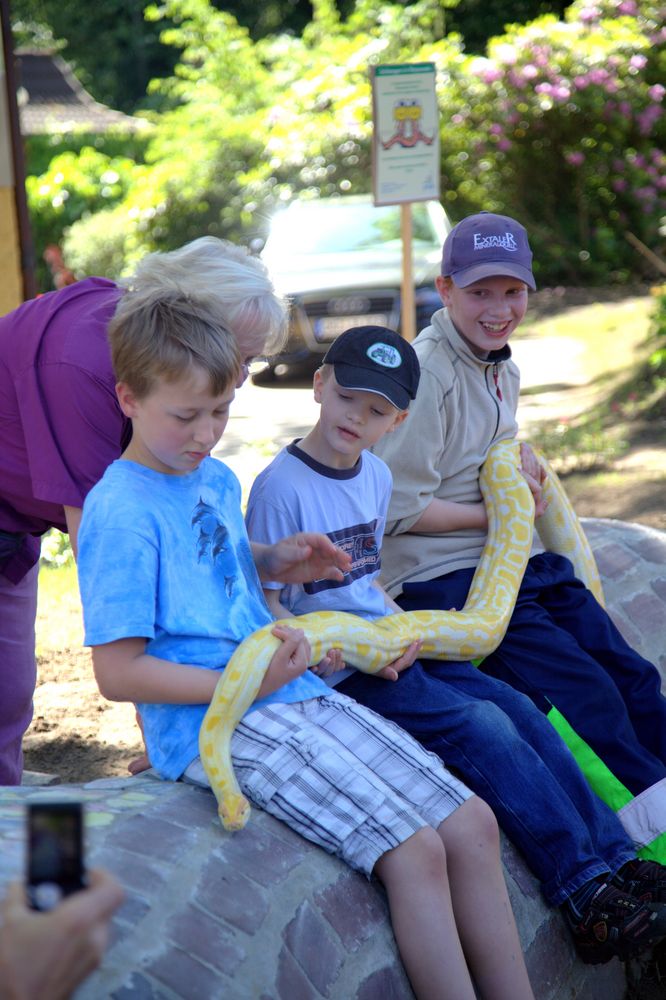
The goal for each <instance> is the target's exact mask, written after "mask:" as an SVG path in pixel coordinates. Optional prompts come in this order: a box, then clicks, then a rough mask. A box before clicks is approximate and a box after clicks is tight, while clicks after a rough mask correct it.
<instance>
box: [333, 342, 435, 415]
mask: <svg viewBox="0 0 666 1000" xmlns="http://www.w3.org/2000/svg"><path fill="white" fill-rule="evenodd" d="M323 364H325V365H333V368H334V370H335V378H336V381H337V382H338V385H341V386H342V387H343V388H345V389H363V390H365V391H366V392H376V393H378V394H379V395H380V396H383V397H384V398H385V399H388V401H389V403H392V404H393V406H397V408H398V409H399V410H406V409H407V407H408V406H409V402H410V400H412V399H414V398H415V396H416V390H417V389H418V386H419V377H420V374H421V369H420V368H419V359H418V358H417V356H416V352H415V350H414V348H413V347H412V345H411V344H410V343H409V341H407V340H405V338H404V337H401V336H400V334H398V333H395V331H394V330H389V329H388V327H385V326H353V327H350V329H349V330H345V332H344V333H341V334H340V336H339V337H338V338H337V340H335V341H334V342H333V344H332V345H331V346H330V347H329V349H328V351H327V353H326V355H325V357H324V360H323Z"/></svg>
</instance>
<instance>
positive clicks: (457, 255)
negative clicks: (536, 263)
mask: <svg viewBox="0 0 666 1000" xmlns="http://www.w3.org/2000/svg"><path fill="white" fill-rule="evenodd" d="M442 274H443V275H445V276H446V277H449V278H451V280H452V281H453V283H454V285H457V286H458V288H466V287H467V285H471V284H472V283H473V282H474V281H479V279H480V278H492V277H494V276H496V275H508V276H509V277H511V278H518V279H519V280H520V281H524V282H525V284H526V285H529V287H530V288H532V289H535V288H536V283H535V281H534V275H533V274H532V251H531V250H530V244H529V242H528V239H527V230H526V229H525V227H524V226H521V224H520V223H519V222H516V220H515V219H512V218H510V217H509V216H508V215H494V214H493V213H492V212H479V213H478V214H477V215H468V216H467V218H466V219H463V220H462V222H459V223H458V225H457V226H454V227H453V229H452V230H451V232H450V233H449V235H448V236H447V237H446V240H445V241H444V252H443V254H442Z"/></svg>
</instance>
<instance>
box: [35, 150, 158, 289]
mask: <svg viewBox="0 0 666 1000" xmlns="http://www.w3.org/2000/svg"><path fill="white" fill-rule="evenodd" d="M44 148H47V146H46V143H45V144H43V146H42V149H44ZM36 151H37V150H35V152H36ZM42 155H43V154H42ZM138 169H139V168H138V167H137V165H136V163H135V161H134V160H133V159H132V158H131V157H129V156H121V155H118V154H115V155H108V154H107V153H103V152H101V151H100V150H98V149H96V148H94V147H93V146H85V145H84V146H82V147H81V148H79V149H78V150H76V149H66V148H65V150H64V151H62V152H58V153H57V155H55V156H54V157H52V158H51V159H50V161H49V164H48V168H47V169H46V170H45V171H44V172H43V173H40V174H38V175H29V176H28V177H27V178H26V193H27V198H28V208H29V212H30V220H31V229H32V238H33V244H34V249H35V255H36V262H35V263H36V265H37V273H38V284H39V287H40V289H41V290H42V291H46V290H48V289H49V288H51V287H52V282H51V275H50V273H49V272H48V269H47V267H46V264H45V263H44V260H43V253H44V250H45V248H46V247H47V246H49V245H50V244H55V245H58V246H59V245H60V244H61V243H62V241H63V234H64V233H65V232H66V230H67V228H68V227H69V226H70V225H71V224H72V223H74V222H76V221H78V220H81V219H83V220H86V219H87V217H88V216H93V215H95V214H96V213H99V212H104V210H106V209H107V208H108V207H109V206H111V205H115V204H118V203H119V202H121V201H122V200H123V199H124V198H125V197H126V196H127V194H128V192H129V191H130V188H131V186H132V184H133V181H134V178H135V176H136V172H137V170H138ZM66 263H67V265H68V266H70V267H71V263H70V262H69V261H68V260H66Z"/></svg>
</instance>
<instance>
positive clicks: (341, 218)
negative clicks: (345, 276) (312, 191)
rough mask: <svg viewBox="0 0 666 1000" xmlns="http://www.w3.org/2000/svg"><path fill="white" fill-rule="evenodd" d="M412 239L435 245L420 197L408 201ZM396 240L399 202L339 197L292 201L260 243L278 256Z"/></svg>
mask: <svg viewBox="0 0 666 1000" xmlns="http://www.w3.org/2000/svg"><path fill="white" fill-rule="evenodd" d="M412 240H413V243H414V244H415V245H416V244H421V245H425V246H433V245H434V246H436V247H439V246H440V245H441V238H440V236H439V234H438V233H437V231H436V229H435V227H434V225H433V222H432V220H431V218H430V215H429V214H428V209H427V206H426V205H425V204H424V203H423V202H417V203H415V204H413V205H412ZM399 245H400V206H399V205H384V206H381V207H375V206H374V205H372V204H366V203H359V202H356V201H354V202H352V201H351V200H349V201H347V202H345V199H344V198H341V199H340V200H339V201H326V202H317V201H312V202H309V203H302V202H301V203H296V204H294V206H293V208H291V209H287V210H286V211H284V212H281V213H280V214H279V215H277V216H276V217H275V219H274V221H273V224H272V226H271V232H270V236H269V238H268V241H267V243H266V253H267V254H268V255H270V254H271V252H272V250H273V248H275V250H276V251H277V248H278V247H279V252H280V255H281V256H282V255H283V254H285V253H290V254H324V253H349V252H350V251H351V252H353V251H359V250H370V249H384V250H387V249H391V248H395V247H398V246H399Z"/></svg>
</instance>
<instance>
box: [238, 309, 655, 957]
mask: <svg viewBox="0 0 666 1000" xmlns="http://www.w3.org/2000/svg"><path fill="white" fill-rule="evenodd" d="M418 384H419V364H418V359H417V356H416V353H415V351H414V349H413V348H412V347H411V345H410V344H408V343H407V342H406V341H405V340H403V338H402V337H399V336H398V335H397V334H395V333H394V332H393V331H391V330H387V329H385V328H383V327H374V326H369V327H358V328H352V329H350V330H347V331H346V332H345V333H343V334H342V335H341V336H340V337H339V338H338V339H337V340H336V341H335V343H334V344H333V345H332V346H331V348H330V349H329V351H328V353H327V354H326V356H325V358H324V361H323V364H322V367H321V368H320V369H319V370H318V371H317V372H315V376H314V394H315V399H316V400H317V402H318V403H320V405H321V412H320V417H319V420H318V421H317V423H316V424H315V426H314V427H313V428H312V430H311V431H310V432H309V433H308V434H307V435H306V436H305V437H304V438H303V439H302V440H300V441H295V442H293V443H292V444H290V445H288V446H287V447H286V448H284V449H283V450H282V451H281V452H280V453H279V454H278V455H277V456H276V458H275V459H274V460H273V461H272V462H271V464H270V465H269V466H268V467H267V468H266V469H265V470H264V471H263V472H262V473H261V474H260V475H259V476H258V477H257V479H256V481H255V483H254V485H253V487H252V490H251V493H250V498H249V502H248V509H247V517H246V521H247V525H248V532H249V535H250V538H251V539H252V540H254V541H261V542H264V543H270V542H271V541H274V540H276V539H277V538H280V537H282V535H284V534H289V533H291V532H294V531H302V530H308V531H315V530H316V531H324V532H326V534H327V535H328V537H329V538H330V539H331V540H332V541H335V542H336V544H338V545H339V546H340V547H341V548H343V549H344V550H345V551H347V552H349V554H350V556H351V558H352V566H351V569H350V571H349V572H348V573H346V574H345V577H344V579H343V580H342V581H340V580H317V581H314V582H310V583H302V584H289V585H286V586H285V585H283V584H280V583H277V582H270V583H267V584H266V583H265V584H264V593H265V595H266V599H267V602H268V605H269V607H270V608H271V610H272V611H273V613H274V614H275V616H276V617H277V618H284V617H287V616H289V615H300V614H305V613H307V612H310V611H321V610H338V611H347V612H352V613H355V614H358V615H361V616H362V617H366V618H370V619H372V618H377V617H379V616H382V615H385V614H391V613H392V612H394V611H398V612H399V611H401V610H402V609H401V608H400V607H399V606H398V605H397V604H396V603H395V602H394V601H393V600H392V599H391V598H390V597H389V596H388V594H387V593H386V592H385V591H384V590H383V589H382V587H381V586H380V584H379V582H378V577H379V571H380V565H381V563H380V550H381V545H382V538H383V533H384V526H385V523H386V514H387V510H388V505H389V498H390V496H391V482H392V479H391V473H390V471H389V469H388V467H387V465H386V464H385V463H384V462H383V461H382V460H381V459H379V458H378V457H377V456H376V455H374V454H372V452H370V451H368V450H367V449H369V448H371V447H373V446H374V445H376V444H377V443H378V442H379V441H380V440H381V439H383V438H384V436H385V435H386V434H391V433H392V432H393V431H395V430H396V429H397V428H398V427H399V426H400V425H402V424H403V423H404V421H405V419H406V418H407V407H408V406H409V403H410V400H411V399H414V398H415V396H416V391H417V386H418ZM410 419H411V418H410ZM423 433H425V431H423ZM418 650H419V643H418V642H415V643H413V644H412V645H411V646H410V648H409V649H408V650H406V651H405V654H404V655H403V656H402V657H401V658H400V659H399V660H397V661H396V662H395V663H394V664H393V665H392V667H389V668H385V670H384V672H383V678H384V679H383V680H380V679H378V677H377V676H371V675H369V674H363V673H360V672H359V671H357V670H354V669H351V668H350V667H349V666H347V665H345V664H343V663H342V661H341V655H340V651H339V650H331V651H330V652H329V654H328V655H327V656H326V657H325V658H324V660H322V662H321V663H320V664H319V665H318V668H314V669H318V672H319V673H320V674H321V675H322V676H326V677H327V680H328V683H329V684H331V685H332V686H335V687H336V688H337V689H338V690H340V691H343V692H345V691H346V690H349V691H354V695H353V697H354V698H355V700H357V701H360V702H361V703H362V704H364V705H366V706H368V707H370V708H373V709H374V710H375V711H376V712H378V713H379V714H380V715H383V716H385V717H386V718H388V719H390V720H392V721H394V722H397V723H398V724H399V725H400V726H402V727H403V728H404V729H406V730H407V731H408V732H410V733H411V734H412V735H413V736H414V737H415V738H417V739H418V740H419V741H420V742H421V743H422V744H423V745H424V746H426V747H427V748H428V749H430V750H433V751H434V752H436V753H438V754H439V755H440V756H441V758H442V760H443V761H445V762H446V764H447V766H449V767H454V768H456V770H457V771H459V772H460V773H461V774H462V775H463V777H464V779H465V781H466V782H467V783H468V784H469V786H470V787H471V788H472V789H473V790H474V791H476V792H477V793H478V794H480V795H482V797H483V798H484V799H485V800H486V801H487V802H488V803H489V804H490V805H491V807H492V809H493V810H494V812H495V813H496V815H497V817H498V819H499V820H500V823H501V824H502V826H503V827H504V829H505V831H506V833H507V834H508V835H509V836H510V837H511V838H512V840H513V841H514V842H515V843H516V844H517V846H518V847H519V848H520V849H521V851H522V852H523V854H524V855H525V858H526V860H527V862H528V864H530V866H531V867H532V869H533V870H534V872H535V873H536V874H537V876H538V877H539V878H540V880H541V884H542V891H543V893H544V896H545V898H546V900H547V901H548V902H549V903H551V904H553V905H560V904H564V907H563V909H564V914H565V918H566V920H567V923H568V925H569V927H570V929H571V931H572V933H573V936H574V942H575V944H576V947H577V949H578V951H579V953H580V955H581V957H582V958H583V959H584V960H585V961H587V962H591V963H599V962H606V961H609V960H610V959H611V958H612V957H613V956H615V955H619V956H620V957H623V958H625V957H627V956H629V955H632V954H636V953H638V952H640V951H642V950H643V949H644V948H646V947H648V946H649V945H651V944H652V943H654V940H655V933H659V927H660V926H661V925H662V921H663V920H664V918H665V917H666V907H663V906H661V915H660V917H659V919H658V920H657V921H655V920H654V917H655V914H654V913H651V912H650V910H649V907H647V906H646V901H649V900H652V901H653V902H655V903H656V902H657V901H659V900H662V899H663V900H665V901H666V892H664V895H663V897H662V895H661V892H662V890H666V871H665V870H664V869H663V868H662V867H661V866H660V865H656V864H652V863H647V862H644V863H641V868H640V871H641V875H642V878H641V882H640V885H636V887H635V896H632V895H631V894H630V893H629V892H628V891H626V890H625V887H624V884H623V883H624V882H625V881H626V875H627V873H628V872H629V871H633V867H632V866H633V865H634V864H635V862H634V861H633V859H634V858H635V849H634V847H633V844H632V842H631V840H630V839H629V837H628V836H627V834H626V833H625V831H624V829H623V827H622V825H621V823H620V822H619V820H618V819H617V817H616V816H615V815H614V813H613V812H612V811H611V810H610V809H609V808H608V807H607V806H606V805H604V803H603V802H601V800H600V799H598V798H597V796H596V795H594V794H593V792H592V791H591V790H590V788H589V786H588V785H587V782H586V781H585V779H584V777H583V775H582V773H581V771H580V769H579V768H578V766H577V764H576V762H575V761H574V759H573V757H572V756H571V754H570V753H569V751H568V750H567V748H566V746H565V745H564V743H563V742H562V741H561V740H560V738H559V736H558V735H557V734H556V732H555V730H554V729H553V728H552V727H551V725H550V723H549V722H547V721H546V719H545V717H544V716H543V715H542V713H541V712H539V711H538V709H537V708H536V707H535V706H534V705H533V704H532V702H531V701H530V700H529V699H528V698H526V697H525V696H524V695H522V694H519V693H518V692H516V691H514V690H513V689H512V688H511V687H510V686H509V685H507V684H504V683H502V682H501V681H497V680H493V679H491V678H487V677H485V676H484V675H483V674H482V673H481V672H480V671H478V670H477V669H476V668H475V667H473V666H472V664H470V663H456V662H451V661H447V662H437V661H428V663H427V667H426V666H424V664H422V663H420V662H414V660H415V658H416V656H417V654H418ZM407 668H409V669H407ZM390 679H393V680H397V683H395V684H391V683H387V680H390ZM356 692H358V694H356ZM664 929H666V927H665V928H664ZM662 932H663V930H662Z"/></svg>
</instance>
